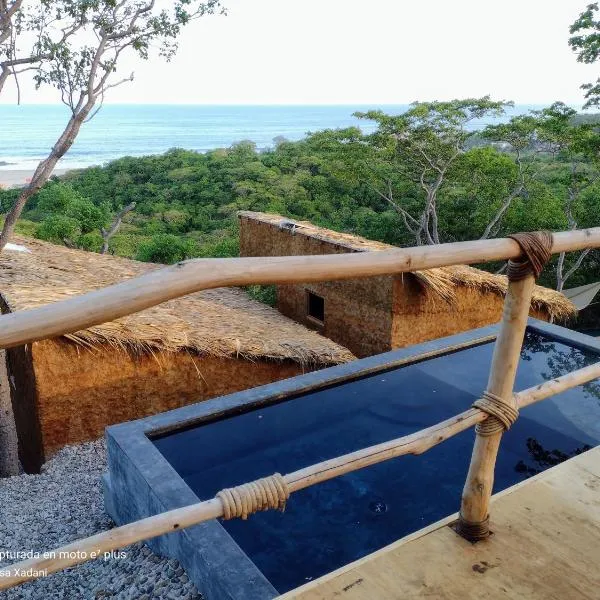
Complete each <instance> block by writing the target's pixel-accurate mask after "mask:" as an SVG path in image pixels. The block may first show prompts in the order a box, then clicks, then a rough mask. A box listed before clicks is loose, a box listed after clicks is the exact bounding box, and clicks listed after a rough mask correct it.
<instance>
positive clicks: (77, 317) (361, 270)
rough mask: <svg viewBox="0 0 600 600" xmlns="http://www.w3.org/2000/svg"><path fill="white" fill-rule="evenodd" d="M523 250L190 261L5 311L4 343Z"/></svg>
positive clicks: (449, 248) (0, 324)
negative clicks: (273, 288)
mask: <svg viewBox="0 0 600 600" xmlns="http://www.w3.org/2000/svg"><path fill="white" fill-rule="evenodd" d="M592 247H593V248H600V227H597V228H594V229H585V230H581V231H578V230H574V231H566V232H562V233H555V234H554V242H553V245H552V252H554V253H557V252H566V251H571V250H581V249H582V248H592ZM520 255H521V249H520V247H519V245H518V244H517V242H515V241H514V240H512V239H509V238H505V239H496V240H478V241H474V242H456V243H453V244H439V245H436V246H420V247H417V248H402V249H400V248H399V249H397V250H391V251H389V252H387V251H386V252H357V253H353V254H338V255H335V254H328V255H324V256H278V257H268V258H218V259H217V258H211V259H201V260H200V259H199V260H189V261H185V262H182V263H178V264H176V265H173V266H171V267H166V268H164V269H157V270H156V271H152V272H150V273H147V274H145V275H142V276H141V277H136V278H133V279H129V280H127V281H124V282H122V283H118V284H116V285H112V286H109V287H105V288H103V289H99V290H95V291H93V292H89V293H87V294H82V295H81V296H76V297H74V298H70V299H68V300H62V301H60V302H55V303H53V304H49V305H47V306H43V307H40V308H34V309H30V310H24V311H18V312H15V313H11V314H8V315H4V316H2V317H0V348H11V347H13V346H21V345H23V344H27V343H30V342H34V341H36V340H41V339H45V338H51V337H56V336H59V335H64V334H66V333H73V332H75V331H81V330H82V329H86V328H87V327H91V326H93V325H98V324H100V323H106V322H108V321H113V320H114V319H117V318H119V317H123V316H125V315H128V314H131V313H135V312H138V311H141V310H144V309H145V308H149V307H151V306H155V305H156V304H160V303H161V302H166V301H167V300H172V299H173V298H179V297H180V296H185V295H186V294H191V293H192V292H197V291H200V290H206V289H211V288H218V287H224V286H244V285H250V284H289V283H309V282H313V281H333V280H341V279H357V278H361V277H371V276H375V275H393V274H397V273H404V272H408V271H415V270H422V269H431V268H433V267H443V266H448V265H455V264H472V263H480V262H486V261H494V260H504V259H509V258H517V257H519V256H520Z"/></svg>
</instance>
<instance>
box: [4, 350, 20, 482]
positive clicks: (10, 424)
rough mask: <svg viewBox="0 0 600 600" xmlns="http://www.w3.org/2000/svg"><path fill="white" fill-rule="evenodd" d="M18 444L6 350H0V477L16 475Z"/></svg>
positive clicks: (18, 470) (17, 472)
mask: <svg viewBox="0 0 600 600" xmlns="http://www.w3.org/2000/svg"><path fill="white" fill-rule="evenodd" d="M19 472H20V469H19V446H18V440H17V429H16V427H15V419H14V415H13V409H12V402H11V399H10V381H9V379H8V370H7V365H6V351H5V350H0V477H10V476H11V475H18V474H19Z"/></svg>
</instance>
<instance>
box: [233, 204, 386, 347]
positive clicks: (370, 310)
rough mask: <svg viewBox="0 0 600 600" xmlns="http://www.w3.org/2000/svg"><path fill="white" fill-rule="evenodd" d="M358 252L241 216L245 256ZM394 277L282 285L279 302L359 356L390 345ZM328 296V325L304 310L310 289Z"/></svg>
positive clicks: (284, 311) (291, 314) (284, 310)
mask: <svg viewBox="0 0 600 600" xmlns="http://www.w3.org/2000/svg"><path fill="white" fill-rule="evenodd" d="M349 252H354V250H352V249H351V248H348V247H346V246H344V245H343V244H337V243H335V242H331V241H324V240H320V239H317V238H314V237H310V236H307V235H302V234H301V233H298V232H296V233H292V232H290V231H289V230H287V229H280V228H279V227H278V226H277V225H272V224H269V223H263V222H260V221H256V220H254V219H249V218H247V217H244V216H241V217H240V254H241V256H299V255H311V254H344V253H349ZM392 284H393V278H392V277H372V278H368V279H358V280H349V281H338V282H327V283H311V284H306V285H280V286H278V287H277V308H278V310H279V311H280V312H281V313H282V314H284V315H286V316H287V317H289V318H291V319H293V320H294V321H297V322H299V323H302V324H303V325H305V326H306V327H309V328H311V329H314V330H316V331H318V332H320V333H322V334H323V335H325V336H326V337H328V338H330V339H332V340H333V341H335V342H337V343H338V344H341V345H342V346H345V347H346V348H348V349H349V350H350V351H351V352H352V353H353V354H354V355H356V356H358V357H365V356H371V355H373V354H379V353H381V352H386V351H387V350H390V349H391V329H392V313H391V304H392V291H393V289H392ZM307 291H311V292H313V293H315V294H317V295H319V296H321V297H323V298H324V299H325V320H324V325H322V326H321V325H318V324H317V323H315V322H314V321H313V320H312V319H310V318H308V317H307V314H306V302H307V300H306V292H307Z"/></svg>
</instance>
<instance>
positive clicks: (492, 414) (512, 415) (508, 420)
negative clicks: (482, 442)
mask: <svg viewBox="0 0 600 600" xmlns="http://www.w3.org/2000/svg"><path fill="white" fill-rule="evenodd" d="M473 408H478V409H480V410H482V411H483V412H485V413H487V414H488V415H489V416H488V418H487V419H486V420H485V421H482V422H481V423H478V424H477V425H476V426H475V431H476V432H477V433H478V434H479V435H483V436H489V435H494V434H495V433H500V432H504V431H506V430H507V429H510V426H511V425H512V424H513V423H514V422H515V421H516V420H517V419H518V418H519V409H518V408H517V404H516V402H515V400H514V396H513V397H512V398H511V399H510V401H509V402H507V401H506V400H503V399H502V398H500V396H496V394H492V393H491V392H488V391H485V392H483V396H482V397H481V398H479V399H478V400H475V402H473Z"/></svg>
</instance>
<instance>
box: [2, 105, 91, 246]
mask: <svg viewBox="0 0 600 600" xmlns="http://www.w3.org/2000/svg"><path fill="white" fill-rule="evenodd" d="M93 107H94V103H93V102H92V101H88V103H87V104H86V105H85V106H84V107H83V108H82V109H81V110H80V111H79V112H78V113H76V114H74V115H73V116H72V117H71V118H70V119H69V122H68V123H67V126H66V127H65V130H64V131H63V133H62V134H61V136H60V137H59V138H58V141H57V142H56V144H55V145H54V148H52V151H51V152H50V155H49V156H48V157H47V158H46V159H44V160H43V161H42V162H41V163H40V164H39V165H38V167H37V169H36V170H35V173H34V174H33V177H32V178H31V182H30V183H29V185H28V186H27V187H26V188H24V189H23V191H22V192H21V195H20V196H19V198H18V199H17V202H16V203H15V205H14V206H13V208H12V209H11V211H10V212H9V213H8V215H6V220H5V221H4V227H3V229H2V233H0V251H2V250H3V249H4V247H5V246H6V244H8V242H9V241H10V238H11V236H12V234H13V232H14V229H15V225H16V224H17V221H18V220H19V217H20V216H21V213H22V212H23V209H24V208H25V205H26V204H27V201H28V200H29V199H30V198H31V197H32V196H33V195H35V194H36V193H37V192H38V191H39V189H40V188H41V187H42V186H43V185H44V184H45V183H46V182H47V181H48V179H49V178H50V176H51V175H52V171H54V167H56V163H58V161H59V160H60V159H61V158H62V157H63V156H64V155H65V153H66V152H67V151H68V150H69V148H70V147H71V146H72V145H73V143H74V142H75V139H76V137H77V134H78V133H79V130H80V129H81V125H82V124H83V122H84V121H85V119H86V118H87V117H88V115H89V113H90V111H91V110H92V108H93Z"/></svg>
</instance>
